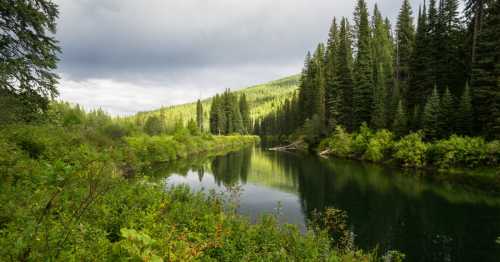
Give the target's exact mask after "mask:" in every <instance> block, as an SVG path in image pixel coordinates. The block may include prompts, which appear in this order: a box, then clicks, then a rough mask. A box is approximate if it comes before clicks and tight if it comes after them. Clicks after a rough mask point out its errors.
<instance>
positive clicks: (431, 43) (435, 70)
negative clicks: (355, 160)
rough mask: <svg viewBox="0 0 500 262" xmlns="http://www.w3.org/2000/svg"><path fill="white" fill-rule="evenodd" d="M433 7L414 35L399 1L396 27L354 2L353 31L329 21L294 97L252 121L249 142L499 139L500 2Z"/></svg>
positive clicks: (425, 9) (423, 13) (450, 0)
mask: <svg viewBox="0 0 500 262" xmlns="http://www.w3.org/2000/svg"><path fill="white" fill-rule="evenodd" d="M436 2H437V1H436V0H430V1H427V2H425V3H424V5H423V6H420V7H419V9H418V14H417V21H416V26H415V23H414V18H413V12H412V8H411V7H410V3H409V1H408V0H404V1H403V4H402V7H401V9H400V13H399V16H398V19H397V23H396V25H395V30H393V29H392V28H393V26H392V25H391V23H390V21H389V19H387V18H384V17H383V16H382V14H381V13H380V11H379V9H378V7H377V6H376V5H375V7H374V9H373V14H372V15H371V16H370V14H369V13H368V8H367V4H366V2H365V0H358V1H357V5H356V9H355V11H354V19H353V21H354V23H353V24H352V25H351V24H350V22H349V20H348V19H347V18H345V17H342V18H341V19H336V18H334V19H333V23H332V26H331V29H330V32H329V39H328V42H327V43H326V45H325V44H323V43H321V44H319V45H318V47H317V49H316V51H315V52H314V53H313V54H310V53H308V54H307V56H306V59H305V65H304V69H303V71H302V76H301V82H300V90H299V93H298V94H297V95H296V96H294V97H292V98H290V99H288V100H287V101H285V102H284V103H283V104H282V106H281V108H280V109H279V110H277V111H276V112H273V113H271V114H270V115H268V116H267V117H265V118H263V119H260V120H259V121H256V123H255V126H254V129H255V133H257V134H261V135H289V134H292V133H294V132H296V131H297V130H304V129H306V130H309V131H312V132H316V135H317V136H318V137H320V136H325V135H328V134H330V133H332V132H333V131H334V130H335V128H336V126H343V127H345V128H346V129H347V130H348V131H357V130H358V129H359V127H360V126H361V125H362V123H367V124H368V126H369V127H371V128H374V129H384V128H385V129H390V130H392V131H393V132H394V133H395V134H396V135H397V136H403V135H406V134H408V133H410V132H414V131H418V130H423V131H424V134H425V137H426V139H439V138H444V137H449V136H450V135H451V134H460V135H476V136H477V135H480V136H484V137H486V138H489V139H494V138H500V81H499V79H500V70H499V68H500V31H499V30H498V28H500V1H498V0H492V1H487V0H467V1H466V5H465V9H464V12H463V13H460V10H461V8H460V7H459V1H458V0H442V1H439V3H436Z"/></svg>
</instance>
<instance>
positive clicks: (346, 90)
mask: <svg viewBox="0 0 500 262" xmlns="http://www.w3.org/2000/svg"><path fill="white" fill-rule="evenodd" d="M350 32H351V27H350V25H349V22H348V21H347V19H346V18H342V21H341V23H340V31H339V46H338V55H337V56H336V57H335V59H336V62H335V64H336V65H337V67H336V72H337V73H336V75H337V84H336V85H337V90H338V94H337V99H336V102H337V105H336V108H338V109H337V110H338V111H339V117H338V123H339V124H341V125H343V126H345V127H346V128H347V130H349V131H352V130H353V124H352V119H353V108H352V93H353V79H352V49H351V45H352V40H351V33H350Z"/></svg>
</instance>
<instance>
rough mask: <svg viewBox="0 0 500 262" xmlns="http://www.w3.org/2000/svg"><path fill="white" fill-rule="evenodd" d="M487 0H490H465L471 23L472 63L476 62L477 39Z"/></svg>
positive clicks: (466, 14)
mask: <svg viewBox="0 0 500 262" xmlns="http://www.w3.org/2000/svg"><path fill="white" fill-rule="evenodd" d="M487 2H489V0H465V16H466V17H467V20H468V23H469V34H471V36H470V38H471V39H472V41H471V46H470V55H471V56H470V60H469V63H471V64H474V62H475V60H476V49H477V40H478V36H479V34H480V33H481V29H482V26H483V19H484V15H485V10H486V4H487Z"/></svg>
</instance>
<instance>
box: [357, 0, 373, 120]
mask: <svg viewBox="0 0 500 262" xmlns="http://www.w3.org/2000/svg"><path fill="white" fill-rule="evenodd" d="M357 3H358V4H357V6H356V10H355V12H354V21H355V31H356V40H357V45H356V47H357V49H356V61H355V63H354V72H353V73H354V74H353V75H354V89H353V96H352V99H353V111H354V112H353V124H354V128H358V127H359V126H361V123H363V122H366V123H368V122H369V121H370V114H371V111H372V103H373V68H372V66H373V65H372V62H373V61H372V50H371V32H370V26H369V22H368V8H367V6H366V2H365V0H358V2H357Z"/></svg>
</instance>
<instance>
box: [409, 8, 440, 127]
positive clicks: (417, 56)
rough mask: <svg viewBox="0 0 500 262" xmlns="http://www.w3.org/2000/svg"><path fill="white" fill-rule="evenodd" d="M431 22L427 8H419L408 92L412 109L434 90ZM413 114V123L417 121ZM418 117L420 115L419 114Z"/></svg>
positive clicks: (422, 105)
mask: <svg viewBox="0 0 500 262" xmlns="http://www.w3.org/2000/svg"><path fill="white" fill-rule="evenodd" d="M429 41H430V38H429V23H428V19H427V8H426V6H425V5H424V8H423V10H422V9H419V14H418V25H417V33H416V36H415V48H414V51H413V54H412V59H411V72H410V85H409V90H408V94H407V103H408V108H409V109H410V110H413V111H415V110H417V111H418V108H423V107H424V105H425V103H426V97H428V96H429V95H430V94H431V92H432V87H433V80H432V79H433V78H432V77H431V74H432V71H431V69H430V65H431V63H432V61H433V59H434V58H433V57H432V50H433V49H432V47H431V46H430V42H429ZM415 116H417V115H413V116H412V123H417V122H419V121H415V120H414V119H413V117H415ZM417 117H418V116H417ZM419 128H420V126H418V125H417V126H415V125H413V127H412V129H414V130H416V129H419Z"/></svg>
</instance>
